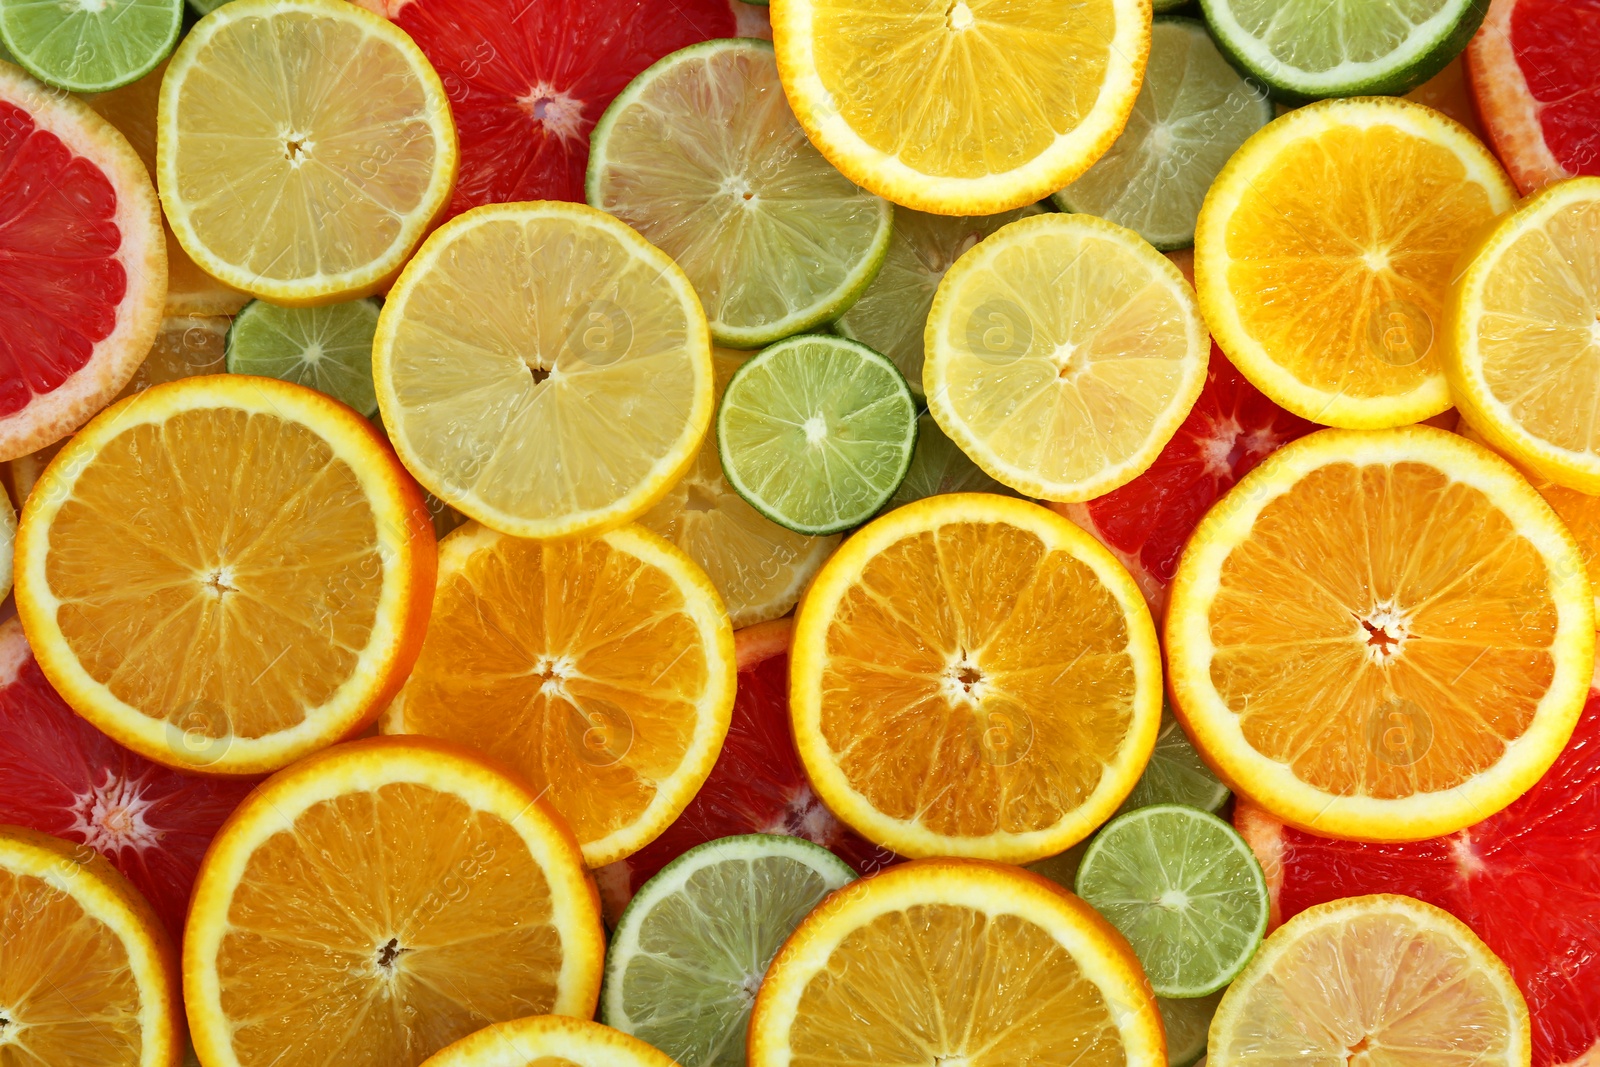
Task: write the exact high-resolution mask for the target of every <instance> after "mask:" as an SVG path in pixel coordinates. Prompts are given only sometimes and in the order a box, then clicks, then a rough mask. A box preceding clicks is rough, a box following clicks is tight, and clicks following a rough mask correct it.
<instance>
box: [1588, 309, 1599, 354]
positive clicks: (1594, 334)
mask: <svg viewBox="0 0 1600 1067" xmlns="http://www.w3.org/2000/svg"><path fill="white" fill-rule="evenodd" d="M1589 343H1590V344H1592V345H1594V346H1595V347H1596V348H1600V311H1596V312H1595V313H1594V322H1592V323H1590V324H1589Z"/></svg>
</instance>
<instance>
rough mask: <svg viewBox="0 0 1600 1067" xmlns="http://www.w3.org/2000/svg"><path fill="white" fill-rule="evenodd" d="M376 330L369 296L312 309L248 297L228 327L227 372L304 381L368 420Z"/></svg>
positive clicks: (374, 402)
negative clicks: (248, 299) (286, 305)
mask: <svg viewBox="0 0 1600 1067" xmlns="http://www.w3.org/2000/svg"><path fill="white" fill-rule="evenodd" d="M377 329H378V302H377V301H376V300H373V299H370V298H369V299H366V300H349V301H346V302H344V303H342V304H327V305H325V306H323V307H311V308H288V307H280V306H278V305H277V304H269V303H267V302H266V301H265V300H252V301H250V303H248V304H246V305H245V306H244V308H243V309H242V310H240V312H239V314H238V315H237V316H236V317H235V318H234V320H233V326H232V327H230V328H229V330H228V352H227V360H228V362H227V366H228V372H229V373H231V374H255V375H259V376H261V377H263V378H277V379H279V380H281V381H285V382H294V383H295V384H296V385H304V386H307V387H308V388H311V389H315V390H317V391H318V392H319V393H325V394H327V395H328V396H331V397H333V398H334V399H335V400H338V401H341V402H343V403H346V404H349V405H350V406H351V407H353V408H355V409H356V410H357V411H359V412H360V413H361V414H363V415H365V416H367V417H368V418H371V417H372V416H373V415H375V414H377V411H378V396H377V393H376V392H374V391H373V387H372V336H373V334H374V333H376V332H377Z"/></svg>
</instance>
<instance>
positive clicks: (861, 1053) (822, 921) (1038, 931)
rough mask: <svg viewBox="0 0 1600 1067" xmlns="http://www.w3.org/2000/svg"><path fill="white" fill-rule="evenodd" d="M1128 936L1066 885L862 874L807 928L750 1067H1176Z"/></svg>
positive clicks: (781, 969) (1011, 878) (1015, 874)
mask: <svg viewBox="0 0 1600 1067" xmlns="http://www.w3.org/2000/svg"><path fill="white" fill-rule="evenodd" d="M1165 1046H1166V1043H1165V1041H1164V1039H1163V1037H1162V1031H1161V1020H1160V1016H1159V1015H1158V1014H1157V1011H1156V1004H1155V997H1154V996H1153V995H1152V994H1151V992H1150V986H1149V983H1148V982H1146V981H1145V977H1144V971H1143V970H1142V969H1141V968H1140V966H1139V961H1138V959H1137V957H1135V956H1134V954H1133V950H1132V949H1130V948H1129V947H1128V943H1127V942H1126V941H1125V940H1123V938H1122V935H1121V934H1119V933H1117V932H1116V930H1114V929H1112V927H1111V925H1110V924H1109V923H1107V922H1106V921H1105V920H1104V919H1102V918H1101V917H1100V916H1099V915H1098V914H1097V913H1096V912H1095V911H1094V909H1092V908H1090V907H1089V905H1087V904H1085V903H1084V902H1083V901H1081V900H1079V899H1078V898H1077V897H1075V896H1073V895H1072V894H1070V893H1068V892H1066V891H1065V890H1064V889H1062V888H1060V887H1059V886H1057V885H1055V884H1054V883H1052V882H1049V881H1047V880H1045V879H1044V878H1041V877H1039V876H1038V875H1035V874H1031V873H1029V872H1027V871H1023V870H1019V869H1017V868H1015V867H1007V866H1003V865H1001V864H996V863H986V862H982V861H978V860H956V859H937V860H920V861H917V862H914V863H907V864H903V865H901V866H899V867H893V868H890V869H889V870H887V871H883V872H881V873H879V874H877V875H874V876H873V877H871V878H864V879H862V880H860V881H858V882H852V883H850V884H849V885H847V886H845V887H844V888H843V889H841V890H839V891H837V892H835V893H834V894H833V895H832V896H830V897H829V898H828V899H827V900H826V901H825V902H824V903H823V904H822V905H821V906H820V907H818V908H817V909H816V910H815V911H813V912H812V913H811V915H810V916H809V917H808V918H807V919H806V920H805V921H804V922H802V923H801V924H800V926H799V927H798V928H797V929H796V930H795V932H794V933H793V934H792V935H791V936H790V938H789V940H788V941H787V942H785V943H784V946H783V948H782V949H780V950H779V951H778V955H777V956H776V957H775V958H774V959H773V961H772V964H771V966H770V967H768V969H767V975H766V978H765V979H764V980H763V981H762V983H761V991H760V992H759V993H758V994H757V996H756V1003H755V1009H754V1013H753V1014H752V1015H751V1017H750V1045H749V1049H750V1051H749V1062H750V1067H785V1065H788V1067H822V1065H824V1064H827V1065H833V1067H841V1065H843V1067H856V1065H861V1067H866V1065H868V1064H881V1063H933V1064H958V1063H965V1064H972V1065H973V1067H992V1065H999V1064H1016V1063H1075V1064H1081V1065H1083V1067H1165V1064H1166V1062H1167V1058H1166V1047H1165Z"/></svg>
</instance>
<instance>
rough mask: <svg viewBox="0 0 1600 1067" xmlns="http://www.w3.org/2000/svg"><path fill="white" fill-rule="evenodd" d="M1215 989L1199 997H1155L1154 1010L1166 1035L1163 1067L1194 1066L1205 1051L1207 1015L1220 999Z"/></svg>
mask: <svg viewBox="0 0 1600 1067" xmlns="http://www.w3.org/2000/svg"><path fill="white" fill-rule="evenodd" d="M1225 992H1227V990H1225V989H1219V990H1217V991H1216V992H1215V993H1208V994H1207V995H1205V996H1203V997H1194V998H1191V999H1187V1000H1184V999H1179V998H1176V997H1157V998H1156V1009H1157V1010H1158V1011H1160V1013H1161V1029H1162V1030H1164V1031H1165V1032H1166V1035H1167V1067H1194V1064H1196V1063H1198V1062H1199V1061H1200V1057H1201V1056H1204V1055H1205V1054H1206V1040H1207V1038H1208V1037H1209V1036H1210V1031H1211V1017H1212V1016H1213V1015H1215V1014H1216V1013H1217V1005H1218V1004H1220V1003H1221V1002H1222V994H1223V993H1225Z"/></svg>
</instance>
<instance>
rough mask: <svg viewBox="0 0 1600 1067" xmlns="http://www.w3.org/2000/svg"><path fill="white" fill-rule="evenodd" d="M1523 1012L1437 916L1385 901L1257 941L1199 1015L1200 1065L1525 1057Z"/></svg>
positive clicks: (1320, 912)
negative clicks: (1202, 1023) (1203, 1023)
mask: <svg viewBox="0 0 1600 1067" xmlns="http://www.w3.org/2000/svg"><path fill="white" fill-rule="evenodd" d="M1528 1050H1529V1046H1528V1006H1527V1004H1526V1003H1524V1001H1523V999H1522V994H1521V993H1519V992H1518V991H1517V987H1516V984H1515V983H1514V982H1512V980H1511V975H1510V973H1508V972H1507V971H1506V966H1505V964H1503V963H1501V962H1500V960H1499V959H1498V958H1497V957H1496V956H1495V954H1494V953H1493V952H1490V951H1489V949H1488V947H1487V946H1485V945H1484V943H1483V942H1482V941H1480V940H1478V937H1477V935H1476V934H1474V933H1473V932H1472V931H1471V930H1469V929H1467V928H1466V926H1464V925H1462V923H1461V921H1460V920H1458V919H1456V918H1454V917H1452V916H1451V915H1450V914H1449V913H1448V912H1445V911H1441V910H1440V909H1438V908H1436V907H1434V906H1433V905H1431V904H1424V903H1422V902H1421V901H1419V900H1413V899H1412V898H1410V897H1403V896H1397V895H1393V894H1376V895H1373V896H1364V897H1351V898H1350V899H1348V900H1341V901H1337V902H1335V903H1332V904H1324V905H1321V906H1319V907H1316V908H1311V909H1308V910H1307V911H1305V912H1303V913H1302V914H1300V915H1298V916H1296V917H1295V919H1294V920H1293V921H1292V922H1289V923H1286V924H1284V925H1283V926H1282V927H1280V928H1279V929H1278V930H1277V931H1275V932H1274V933H1273V935H1272V936H1271V937H1269V938H1267V940H1266V943H1265V944H1263V945H1262V946H1261V951H1260V952H1259V953H1258V954H1257V955H1256V958H1255V959H1254V960H1253V961H1251V963H1250V966H1249V967H1247V968H1246V969H1245V971H1244V973H1243V974H1241V975H1240V976H1239V977H1238V978H1237V979H1235V980H1234V983H1233V985H1232V986H1230V987H1229V989H1228V992H1227V993H1226V994H1224V995H1223V998H1222V1003H1221V1004H1220V1005H1218V1007H1217V1014H1216V1017H1215V1018H1213V1019H1212V1020H1211V1040H1210V1047H1209V1048H1208V1050H1207V1053H1206V1063H1207V1064H1214V1065H1215V1067H1235V1065H1236V1064H1251V1065H1259V1067H1278V1065H1280V1064H1281V1065H1287V1064H1291V1063H1308V1062H1319V1061H1322V1062H1334V1063H1337V1062H1344V1063H1356V1062H1366V1063H1385V1062H1388V1063H1435V1062H1444V1063H1451V1062H1457V1061H1461V1062H1470V1063H1478V1064H1503V1065H1505V1067H1520V1065H1523V1064H1526V1063H1527V1062H1528Z"/></svg>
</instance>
